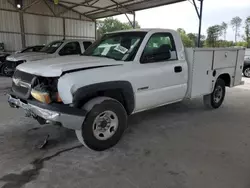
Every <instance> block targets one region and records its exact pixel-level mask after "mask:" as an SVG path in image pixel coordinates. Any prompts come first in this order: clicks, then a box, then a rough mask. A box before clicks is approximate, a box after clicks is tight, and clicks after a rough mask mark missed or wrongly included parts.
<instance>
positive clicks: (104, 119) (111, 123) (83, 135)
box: [76, 97, 127, 151]
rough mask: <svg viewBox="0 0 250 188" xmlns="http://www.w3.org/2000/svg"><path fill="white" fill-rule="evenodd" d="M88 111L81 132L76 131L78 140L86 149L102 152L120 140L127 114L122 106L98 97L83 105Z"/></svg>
mask: <svg viewBox="0 0 250 188" xmlns="http://www.w3.org/2000/svg"><path fill="white" fill-rule="evenodd" d="M84 106H85V107H84V109H90V108H91V109H90V111H89V113H88V114H87V116H86V119H85V121H84V123H83V125H82V129H81V130H76V136H77V138H78V140H79V141H80V142H81V143H82V144H83V145H85V146H86V147H88V148H90V149H92V150H96V151H103V150H106V149H108V148H111V147H113V146H114V145H116V144H117V143H118V141H119V140H120V139H121V137H122V135H123V133H124V131H125V129H126V126H127V113H126V111H125V109H124V107H123V105H122V104H121V103H120V102H118V101H117V100H114V99H112V98H108V97H98V98H95V99H94V100H92V101H90V102H88V103H87V107H86V105H84Z"/></svg>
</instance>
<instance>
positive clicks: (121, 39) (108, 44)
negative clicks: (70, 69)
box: [83, 32, 146, 61]
mask: <svg viewBox="0 0 250 188" xmlns="http://www.w3.org/2000/svg"><path fill="white" fill-rule="evenodd" d="M145 35H146V32H121V33H111V34H106V35H104V36H103V37H102V38H101V39H100V40H98V41H96V42H95V43H94V44H93V45H91V46H90V47H89V48H88V49H87V50H86V51H85V52H84V54H83V55H87V56H98V57H107V58H111V59H115V60H123V61H131V60H133V59H134V56H135V55H136V53H137V50H138V48H139V47H140V44H141V42H142V40H143V38H144V37H145Z"/></svg>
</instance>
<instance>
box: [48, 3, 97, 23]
mask: <svg viewBox="0 0 250 188" xmlns="http://www.w3.org/2000/svg"><path fill="white" fill-rule="evenodd" d="M88 1H92V0H88ZM50 2H51V3H53V2H52V0H50ZM58 6H61V7H63V8H65V9H66V10H65V11H63V13H65V12H67V11H70V10H71V11H73V12H75V13H77V14H79V15H80V18H79V19H81V16H84V17H86V18H88V19H90V20H91V21H94V20H93V19H92V18H90V17H88V16H86V15H85V14H83V13H81V12H78V11H76V10H74V9H69V7H67V6H65V5H63V4H60V3H59V4H58ZM63 13H62V12H61V13H59V14H56V17H58V16H60V15H61V14H63Z"/></svg>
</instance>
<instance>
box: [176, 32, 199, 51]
mask: <svg viewBox="0 0 250 188" xmlns="http://www.w3.org/2000/svg"><path fill="white" fill-rule="evenodd" d="M177 32H178V33H180V35H181V40H182V42H183V45H184V46H185V47H194V46H195V43H194V41H193V40H192V39H190V38H189V37H188V35H187V34H186V31H185V30H184V29H182V28H178V29H177Z"/></svg>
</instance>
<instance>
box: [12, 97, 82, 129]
mask: <svg viewBox="0 0 250 188" xmlns="http://www.w3.org/2000/svg"><path fill="white" fill-rule="evenodd" d="M8 102H9V103H10V105H11V106H12V107H13V106H14V107H20V108H22V109H24V110H25V111H26V112H27V113H29V114H31V115H32V116H33V117H36V116H39V117H42V118H43V119H45V120H48V121H52V122H59V123H61V124H62V126H63V127H65V128H68V129H73V130H80V129H81V128H82V123H83V122H84V120H85V117H84V116H76V115H70V114H65V113H61V112H56V111H51V110H47V109H43V108H40V107H37V106H34V105H32V104H29V103H28V104H25V103H23V102H22V101H21V100H20V99H16V98H13V97H12V96H10V95H9V96H8Z"/></svg>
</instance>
